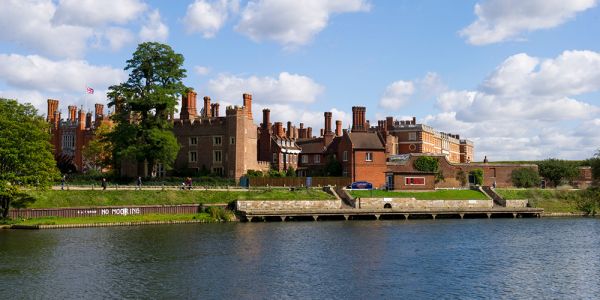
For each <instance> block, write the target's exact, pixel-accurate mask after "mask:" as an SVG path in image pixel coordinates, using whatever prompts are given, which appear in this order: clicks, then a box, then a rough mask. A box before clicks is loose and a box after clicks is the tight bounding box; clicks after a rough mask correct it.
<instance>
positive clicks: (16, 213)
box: [9, 204, 202, 218]
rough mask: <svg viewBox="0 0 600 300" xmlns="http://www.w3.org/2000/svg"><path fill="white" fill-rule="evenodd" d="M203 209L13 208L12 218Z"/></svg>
mask: <svg viewBox="0 0 600 300" xmlns="http://www.w3.org/2000/svg"><path fill="white" fill-rule="evenodd" d="M201 210H202V205H200V204H184V205H144V206H100V207H69V208H40V209H29V208H28V209H11V210H10V211H9V217H10V218H41V217H68V218H73V217H94V216H110V215H120V216H127V215H145V214H194V213H198V212H200V211H201Z"/></svg>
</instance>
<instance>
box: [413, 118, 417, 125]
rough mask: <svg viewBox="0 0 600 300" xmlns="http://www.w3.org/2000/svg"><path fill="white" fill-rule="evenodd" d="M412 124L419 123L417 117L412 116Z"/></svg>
mask: <svg viewBox="0 0 600 300" xmlns="http://www.w3.org/2000/svg"><path fill="white" fill-rule="evenodd" d="M412 124H413V125H415V124H417V117H413V118H412Z"/></svg>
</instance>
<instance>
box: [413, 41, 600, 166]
mask: <svg viewBox="0 0 600 300" xmlns="http://www.w3.org/2000/svg"><path fill="white" fill-rule="evenodd" d="M598 91H600V53H597V52H593V51H565V52H563V53H562V54H560V55H559V56H558V57H556V58H553V59H542V58H537V57H531V56H528V55H526V54H517V55H513V56H511V57H509V58H507V59H506V60H505V61H504V62H503V63H501V64H500V65H499V66H498V67H497V68H496V69H495V70H494V72H492V73H491V74H490V76H489V77H488V78H486V79H485V80H484V81H483V83H482V84H481V86H480V88H479V89H478V90H474V91H448V92H445V93H442V94H441V95H440V96H439V97H438V99H437V107H438V108H439V109H440V110H441V111H442V112H441V113H439V114H436V115H430V116H427V117H426V118H425V122H426V123H428V124H430V125H433V126H435V127H436V128H438V129H439V130H442V131H450V132H458V133H460V134H461V135H462V136H463V137H469V138H472V139H473V140H475V142H476V154H477V157H478V159H482V158H483V155H487V156H488V157H490V156H491V157H493V159H494V160H500V159H543V158H548V157H561V158H569V159H583V158H587V157H589V156H590V155H591V154H592V153H593V152H594V151H595V148H597V147H598V145H599V143H595V142H597V141H599V140H600V131H598V126H597V125H598V124H597V123H598V122H599V121H598V118H597V116H598V115H599V114H600V105H598V102H595V103H594V102H584V101H581V100H578V99H575V98H574V97H577V96H580V95H584V94H588V93H594V92H598ZM590 141H591V142H590Z"/></svg>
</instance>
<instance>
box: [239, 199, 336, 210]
mask: <svg viewBox="0 0 600 300" xmlns="http://www.w3.org/2000/svg"><path fill="white" fill-rule="evenodd" d="M341 206H342V201H341V200H261V201H259V200H238V201H236V208H237V210H240V211H248V210H303V209H307V210H310V209H339V208H341Z"/></svg>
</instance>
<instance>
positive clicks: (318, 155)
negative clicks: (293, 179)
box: [314, 154, 321, 164]
mask: <svg viewBox="0 0 600 300" xmlns="http://www.w3.org/2000/svg"><path fill="white" fill-rule="evenodd" d="M314 158H315V164H320V163H321V155H320V154H315V157H314Z"/></svg>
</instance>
